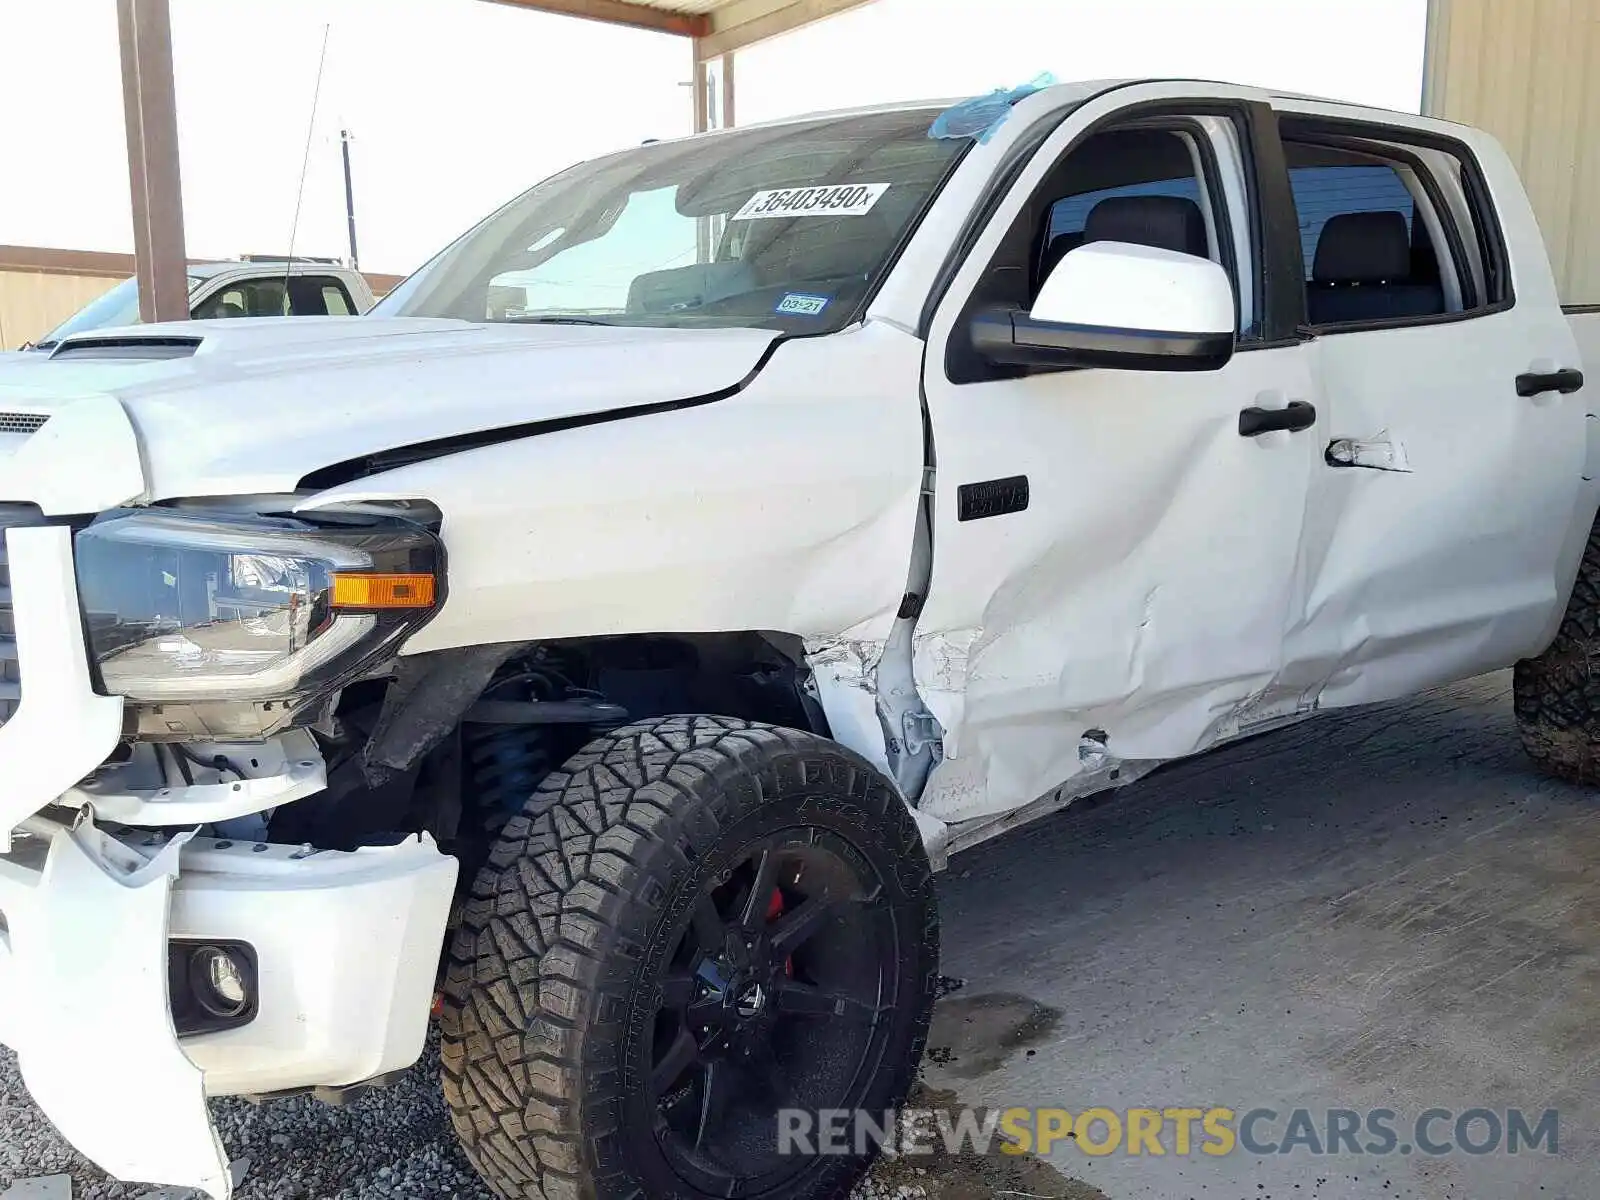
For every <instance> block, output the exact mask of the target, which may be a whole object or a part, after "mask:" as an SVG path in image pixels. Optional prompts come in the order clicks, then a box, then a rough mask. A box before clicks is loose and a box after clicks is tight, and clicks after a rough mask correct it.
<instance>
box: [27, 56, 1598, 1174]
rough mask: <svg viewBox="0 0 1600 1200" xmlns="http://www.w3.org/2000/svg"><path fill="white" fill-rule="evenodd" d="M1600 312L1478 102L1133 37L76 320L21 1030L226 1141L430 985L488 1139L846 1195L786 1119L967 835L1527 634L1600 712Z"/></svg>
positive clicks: (886, 1040)
mask: <svg viewBox="0 0 1600 1200" xmlns="http://www.w3.org/2000/svg"><path fill="white" fill-rule="evenodd" d="M996 110H997V111H996ZM1597 335H1600V316H1591V315H1583V314H1575V315H1572V316H1571V317H1570V318H1569V316H1568V315H1567V314H1564V313H1563V311H1562V308H1561V305H1560V304H1559V302H1558V299H1557V294H1556V289H1555V286H1554V284H1553V282H1552V276H1551V269H1550V265H1549V263H1548V262H1547V260H1546V255H1545V251H1544V248H1543V245H1542V243H1541V241H1540V234H1539V230H1538V227H1537V226H1536V224H1535V221H1534V217H1533V214H1532V212H1531V211H1530V209H1529V205H1528V201H1527V199H1526V197H1525V195H1524V193H1523V190H1522V188H1521V186H1520V185H1519V182H1518V180H1517V177H1516V175H1515V173H1514V172H1513V169H1512V167H1511V165H1510V164H1509V162H1508V160H1507V158H1506V156H1505V154H1504V153H1503V152H1502V151H1501V149H1500V148H1499V147H1498V146H1497V145H1496V144H1495V142H1494V141H1493V140H1492V139H1491V138H1489V137H1487V136H1485V135H1483V134H1481V133H1478V132H1475V131H1474V130H1471V129H1467V128H1462V127H1459V126H1454V125H1449V124H1445V123H1442V122H1438V121H1432V120H1424V119H1420V118H1417V117H1413V116H1403V115H1397V114H1393V113H1386V112H1376V111H1371V110H1367V109H1360V108H1353V107H1349V106H1346V105H1342V104H1337V103H1331V102H1325V101H1320V100H1312V99H1304V98H1299V97H1287V96H1278V95H1272V94H1269V93H1266V92H1263V91H1258V90H1253V89H1250V88H1244V87H1233V86H1227V85H1222V84H1211V83H1193V82H1170V81H1168V82H1134V83H1126V82H1123V83H1092V84H1080V85H1071V86H1058V87H1050V88H1048V89H1045V90H1041V91H1038V92H1035V93H1033V94H1030V95H1025V96H1024V95H1016V96H1011V97H1009V98H1007V102H1005V103H999V104H997V103H996V101H995V99H994V98H987V99H986V100H984V101H980V102H977V103H972V102H968V103H966V104H962V105H958V106H955V107H953V108H950V107H947V106H943V105H904V106H897V107H891V108H883V109H875V110H870V111H859V112H851V113H842V114H833V115H826V116H820V117H812V118H805V119H800V120H793V121H786V122H783V123H779V124H773V125H766V126H761V127H752V128H746V129H740V130H737V131H732V132H727V133H720V134H716V135H713V136H708V137H702V138H695V139H692V140H687V141H679V142H673V143H667V144H657V145H650V146H645V147H641V148H637V149H633V150H629V151H626V152H624V153H620V154H616V155H613V156H611V157H608V158H603V159H600V160H597V161H594V162H590V163H586V164H583V165H581V166H577V167H574V168H572V169H571V170H568V171H566V172H564V173H562V174H560V175H558V176H556V177H554V178H552V179H550V180H547V181H546V182H544V183H542V184H540V185H539V186H537V187H535V188H534V189H533V190H532V191H530V192H528V193H527V194H526V195H524V196H522V197H521V198H519V199H517V200H515V201H513V202H512V203H510V204H509V205H507V206H506V207H505V208H503V209H501V210H500V211H499V212H497V213H495V214H494V215H493V216H491V217H490V218H488V219H487V220H486V221H485V222H484V223H483V224H481V225H480V226H479V227H478V228H477V229H475V230H474V231H472V232H471V233H469V234H467V235H466V236H465V237H463V238H462V239H461V240H460V241H458V242H456V243H455V244H454V245H452V246H451V247H450V248H448V249H447V250H445V251H444V252H443V253H441V254H440V255H439V256H438V257H437V258H436V259H434V260H433V261H432V262H431V263H430V264H428V265H427V266H426V267H425V268H424V269H423V270H421V271H420V272H419V273H418V274H416V275H415V276H413V277H412V278H411V279H410V280H408V281H407V282H406V283H405V284H403V285H402V286H401V287H400V288H399V289H398V290H396V291H395V292H394V293H393V294H391V295H390V296H389V297H387V298H386V299H385V300H384V301H383V302H382V303H381V304H380V305H379V306H378V309H377V310H376V313H375V314H374V316H372V317H367V318H363V319H360V320H332V319H318V318H305V319H298V320H292V321H291V320H272V319H266V320H261V321H248V322H246V321H234V322H197V323H192V324H185V325H171V326H164V327H149V328H140V329H129V330H120V331H105V330H101V331H97V332H95V333H92V334H88V335H84V336H82V337H68V338H66V339H64V340H63V341H62V342H61V343H60V345H58V346H57V347H56V348H55V349H54V350H53V351H51V352H50V356H49V358H48V361H47V363H46V364H44V367H45V368H47V369H40V370H37V371H33V372H30V373H29V378H28V385H27V388H26V390H23V389H21V388H20V387H14V388H13V389H12V390H10V391H7V390H6V389H5V387H4V386H3V385H0V501H3V502H4V503H3V505H0V524H3V526H4V530H5V552H6V565H5V566H0V589H3V590H0V668H3V674H0V697H3V699H0V717H3V718H5V723H4V724H3V725H0V831H9V832H4V834H3V837H4V841H5V842H6V846H5V847H3V849H4V850H5V851H6V853H5V854H4V856H3V857H0V914H3V917H0V1042H4V1043H5V1044H6V1045H9V1046H11V1047H14V1048H15V1049H16V1051H17V1053H18V1055H19V1057H20V1063H21V1069H22V1072H23V1075H24V1077H25V1079H26V1080H27V1083H28V1086H29V1088H30V1089H31V1091H32V1093H33V1095H34V1097H35V1098H36V1099H37V1101H38V1103H39V1104H40V1105H41V1106H42V1107H43V1108H44V1110H45V1111H46V1113H48V1114H49V1116H50V1117H51V1119H52V1120H53V1121H54V1122H55V1123H56V1124H57V1126H58V1127H59V1128H60V1129H61V1130H62V1132H63V1133H64V1134H65V1135H66V1136H67V1137H68V1138H69V1139H70V1140H71V1141H72V1142H73V1143H74V1144H75V1145H76V1146H77V1147H78V1148H79V1149H80V1150H82V1152H83V1153H84V1154H86V1155H87V1156H88V1157H90V1158H91V1159H93V1160H94V1161H95V1162H97V1163H99V1164H100V1165H101V1166H103V1167H104V1168H105V1169H106V1170H108V1171H109V1172H111V1173H112V1174H114V1175H117V1176H120V1177H123V1178H130V1179H138V1180H154V1181H160V1182H163V1183H172V1184H180V1185H188V1186H192V1187H195V1188H199V1189H201V1190H203V1191H205V1192H208V1193H210V1194H211V1195H212V1196H214V1197H217V1198H219V1200H222V1198H224V1197H227V1196H228V1195H229V1194H230V1190H231V1183H230V1176H229V1163H228V1155H227V1152H226V1151H225V1149H224V1147H223V1146H222V1145H221V1144H220V1142H219V1140H218V1138H217V1136H216V1134H215V1132H214V1130H213V1126H212V1124H211V1122H210V1119H209V1116H208V1111H207V1105H206V1100H207V1097H209V1096H226V1095H241V1094H243V1095H251V1096H268V1097H270V1096H273V1095H277V1094H284V1093H297V1092H303V1091H306V1090H313V1091H316V1092H318V1093H319V1094H322V1095H324V1096H328V1097H334V1096H338V1095H341V1094H343V1093H346V1092H348V1091H350V1090H351V1089H354V1088H360V1087H363V1086H374V1085H377V1084H381V1083H382V1082H383V1081H384V1079H385V1077H386V1076H388V1075H390V1074H391V1073H393V1072H395V1071H398V1070H400V1069H402V1068H405V1067H406V1066H408V1065H409V1064H411V1063H412V1062H413V1061H414V1060H415V1059H416V1058H417V1056H418V1054H419V1051H420V1048H421V1047H422V1045H423V1041H424V1035H425V1032H426V1028H427V1025H428V1021H429V1013H430V1007H431V1006H432V1004H433V1003H434V1001H435V997H436V994H438V993H441V992H442V1008H443V1016H442V1022H443V1037H444V1050H443V1054H444V1089H445V1094H446V1097H447V1100H448V1103H449V1106H450V1108H451V1110H452V1111H453V1113H454V1116H455V1121H456V1124H457V1127H458V1129H459V1132H460V1135H461V1138H462V1141H463V1143H464V1144H465V1146H466V1150H467V1153H468V1155H469V1156H470V1158H471V1159H472V1161H473V1163H474V1164H475V1165H476V1166H477V1167H478V1168H479V1169H480V1171H481V1172H482V1174H483V1176H484V1177H485V1179H486V1180H487V1181H488V1182H489V1184H490V1185H491V1186H492V1187H493V1188H494V1189H495V1191H496V1192H497V1193H498V1194H499V1195H501V1196H503V1197H506V1198H507V1200H510V1198H513V1197H522V1198H532V1197H544V1198H546V1200H556V1198H558V1197H563V1198H564V1197H579V1196H587V1197H596V1198H599V1200H613V1198H621V1197H629V1196H645V1197H650V1198H659V1197H691V1198H692V1197H711V1196H719V1197H729V1196H733V1197H739V1196H745V1197H756V1196H761V1197H770V1198H774V1200H777V1198H790V1200H817V1198H822V1197H832V1196H837V1195H842V1194H843V1192H844V1189H846V1187H847V1185H848V1184H849V1183H850V1181H851V1180H853V1179H854V1178H855V1177H856V1176H857V1175H858V1174H859V1173H860V1172H861V1171H862V1170H864V1169H865V1167H866V1164H867V1160H868V1158H869V1156H870V1155H869V1153H863V1154H859V1155H853V1156H847V1157H830V1156H803V1155H783V1154H781V1153H779V1140H778V1137H777V1136H776V1126H777V1122H776V1119H775V1118H776V1116H777V1113H778V1111H779V1110H780V1109H793V1108H803V1109H809V1110H821V1109H858V1110H864V1111H866V1112H870V1113H877V1112H880V1111H881V1110H884V1109H888V1108H891V1107H893V1106H894V1105H896V1104H897V1103H899V1102H900V1101H901V1099H902V1098H903V1097H904V1095H905V1093H906V1089H907V1087H908V1085H909V1083H910V1081H911V1079H912V1075H913V1072H914V1070H915V1067H916V1063H917V1060H918V1056H919V1054H920V1052H921V1049H922V1046H923V1041H924V1037H925V1035H926V1031H927V1028H928V1020H929V1013H930V1009H931V1006H932V1002H933V992H934V981H935V970H936V962H937V952H938V946H937V933H938V918H937V914H936V911H935V904H934V892H933V887H932V882H931V871H932V870H934V869H937V868H938V867H939V866H941V865H942V864H943V863H944V861H945V860H946V858H947V856H948V855H949V854H950V853H952V852H953V851H956V850H959V849H961V848H963V847H967V846H970V845H972V844H974V843H976V842H978V841H980V840H982V839H984V838H987V837H990V836H992V835H994V834H996V833H998V832H1000V831H1003V830H1005V829H1008V828H1012V827H1015V826H1016V825H1018V824H1020V823H1022V822H1024V821H1026V820H1029V819H1032V818H1036V817H1039V816H1042V815H1044V814H1047V813H1050V812H1052V811H1053V810H1056V809H1058V808H1060V807H1062V806H1064V805H1066V804H1068V803H1069V802H1070V801H1071V800H1073V799H1074V798H1075V797H1079V796H1083V795H1085V794H1088V793H1090V792H1094V791H1096V790H1101V789H1106V788H1111V787H1116V786H1119V785H1122V784H1126V783H1128V782H1130V781H1132V780H1133V779H1135V778H1137V777H1138V776H1139V775H1140V774H1141V773H1143V772H1146V771H1148V770H1149V769H1151V768H1153V767H1154V766H1155V765H1157V764H1159V763H1161V762H1163V761H1166V760H1170V759H1175V758H1179V757H1182V756H1185V755H1191V754H1195V753H1197V752H1199V751H1202V750H1205V749H1207V748H1209V747H1212V746H1215V745H1218V744H1219V743H1222V742H1225V741H1228V740H1229V739H1233V738H1239V737H1244V736H1248V735H1250V734H1253V733H1256V732H1259V731H1262V730H1266V729H1270V728H1273V727H1275V726H1278V725H1280V724H1283V723H1285V722H1289V721H1295V720H1299V719H1301V718H1304V717H1307V716H1308V715H1310V714H1313V713H1314V712H1315V711H1317V710H1319V709H1330V708H1336V707H1342V706H1345V705H1353V704H1361V703H1366V702H1369V701H1375V700H1384V699H1388V698H1391V697H1396V696H1401V695H1404V694H1407V693H1411V692H1416V691H1417V690H1419V689H1423V688H1429V687H1432V686H1434V685H1436V684H1440V683H1443V682H1445V681H1448V680H1455V679H1460V678H1463V677H1467V676H1472V675H1475V674H1478V673H1480V672H1484V671H1490V670H1493V669H1496V668H1504V667H1509V666H1512V665H1513V664H1515V665H1516V689H1515V690H1516V709H1517V717H1518V719H1519V721H1520V722H1521V725H1522V728H1523V730H1524V734H1525V738H1526V742H1527V745H1528V748H1529V750H1530V751H1531V753H1532V756H1533V758H1534V760H1535V761H1536V762H1537V763H1539V764H1541V765H1543V766H1544V767H1546V768H1549V769H1551V770H1553V771H1555V772H1557V773H1558V774H1560V775H1562V776H1564V777H1567V778H1569V779H1574V780H1580V781H1589V782H1592V781H1593V780H1594V779H1595V778H1596V776H1597V774H1600V759H1597V757H1596V747H1597V746H1600V689H1597V687H1596V686H1595V684H1594V683H1593V682H1592V679H1593V676H1592V675H1591V673H1590V671H1589V668H1588V663H1589V662H1590V661H1591V660H1592V658H1593V656H1594V655H1595V654H1596V653H1600V642H1597V638H1600V632H1597V623H1600V611H1597V608H1600V539H1597V538H1596V535H1595V532H1594V518H1595V513H1596V507H1597V502H1600V493H1597V487H1600V484H1597V483H1596V482H1595V480H1596V478H1597V476H1600V441H1597V440H1596V434H1595V432H1594V431H1595V430H1596V428H1597V422H1596V421H1595V419H1594V415H1593V414H1592V413H1591V412H1590V408H1591V407H1592V406H1591V405H1590V404H1589V403H1588V400H1587V397H1588V396H1591V395H1593V394H1594V389H1593V388H1592V387H1591V388H1589V389H1588V390H1587V391H1585V390H1583V373H1582V372H1583V370H1584V364H1585V360H1586V359H1587V360H1589V361H1590V362H1593V361H1596V360H1600V336H1597ZM1580 342H1582V343H1585V345H1584V346H1583V348H1582V349H1580ZM1586 547H1587V548H1588V549H1587V552H1586ZM1574 580H1576V581H1577V583H1576V586H1574ZM1564 613H1565V621H1564V620H1563V614H1564ZM867 1149H868V1150H870V1148H867Z"/></svg>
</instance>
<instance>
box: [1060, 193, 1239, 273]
mask: <svg viewBox="0 0 1600 1200" xmlns="http://www.w3.org/2000/svg"><path fill="white" fill-rule="evenodd" d="M1083 240H1084V242H1085V243H1088V242H1132V243H1134V244H1135V245H1138V246H1155V247H1157V248H1158V249H1161V250H1176V251H1178V252H1179V253H1180V254H1193V255H1196V256H1197V257H1199V258H1206V257H1207V256H1208V255H1209V254H1210V242H1209V240H1208V239H1207V238H1206V218H1205V214H1204V213H1202V212H1201V211H1200V206H1199V205H1198V204H1196V203H1195V202H1194V201H1193V200H1190V199H1189V198H1188V197H1187V196H1110V197H1107V198H1106V199H1104V200H1102V201H1100V203H1098V204H1096V205H1095V206H1094V207H1093V208H1091V209H1090V210H1089V217H1088V219H1087V220H1086V221H1084V223H1083Z"/></svg>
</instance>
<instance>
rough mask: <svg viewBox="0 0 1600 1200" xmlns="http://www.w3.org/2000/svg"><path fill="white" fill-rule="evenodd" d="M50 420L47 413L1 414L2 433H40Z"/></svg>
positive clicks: (0, 427)
mask: <svg viewBox="0 0 1600 1200" xmlns="http://www.w3.org/2000/svg"><path fill="white" fill-rule="evenodd" d="M49 419H50V417H49V414H47V413H18V412H0V433H38V432H39V430H41V429H43V428H44V424H45V422H46V421H48V420H49Z"/></svg>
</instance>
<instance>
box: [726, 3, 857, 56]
mask: <svg viewBox="0 0 1600 1200" xmlns="http://www.w3.org/2000/svg"><path fill="white" fill-rule="evenodd" d="M868 2H869V0H730V2H729V3H727V4H724V5H722V6H721V7H719V8H716V9H713V10H712V12H711V14H710V21H709V25H710V28H709V29H708V30H707V32H705V33H704V34H702V35H700V36H698V37H696V39H695V57H696V58H699V59H700V60H701V61H704V60H706V59H710V58H719V57H721V56H722V55H724V54H732V53H733V52H734V51H735V50H742V49H744V48H745V47H746V46H752V45H754V44H755V43H757V42H764V41H766V40H767V39H768V38H775V37H779V36H781V35H782V34H785V33H791V32H793V31H794V30H796V29H799V28H801V27H802V26H806V25H811V24H814V23H816V22H817V21H821V20H824V19H826V18H828V17H832V16H837V15H838V14H839V13H842V12H847V11H849V10H850V9H852V8H859V7H861V6H862V5H863V4H866V3H868Z"/></svg>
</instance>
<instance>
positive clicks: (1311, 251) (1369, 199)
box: [1289, 163, 1416, 279]
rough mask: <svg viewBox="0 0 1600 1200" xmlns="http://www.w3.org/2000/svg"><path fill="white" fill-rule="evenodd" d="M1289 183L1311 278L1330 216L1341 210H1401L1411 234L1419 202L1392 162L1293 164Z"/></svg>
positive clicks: (1408, 234) (1306, 268)
mask: <svg viewBox="0 0 1600 1200" xmlns="http://www.w3.org/2000/svg"><path fill="white" fill-rule="evenodd" d="M1289 185H1290V187H1291V188H1292V189H1293V191H1294V204H1295V208H1296V209H1297V210H1298V211H1299V214H1300V250H1301V253H1302V254H1303V256H1304V258H1305V277H1306V278H1307V279H1310V278H1311V268H1312V263H1313V262H1314V261H1315V259H1316V256H1317V242H1318V240H1319V239H1320V238H1321V237H1322V231H1323V228H1324V227H1325V226H1326V225H1327V223H1328V218H1329V217H1332V216H1335V215H1337V214H1339V213H1352V212H1398V213H1399V214H1400V215H1401V216H1402V217H1404V218H1405V222H1406V234H1407V236H1408V237H1409V236H1410V235H1411V232H1412V228H1413V223H1414V221H1415V220H1416V203H1415V201H1413V200H1412V198H1411V193H1410V192H1409V191H1408V190H1406V185H1405V183H1404V182H1402V180H1401V178H1400V173H1399V172H1398V171H1396V170H1395V169H1394V168H1393V167H1392V166H1388V165H1380V166H1372V165H1368V164H1366V163H1347V164H1345V165H1343V166H1333V167H1291V168H1290V170H1289Z"/></svg>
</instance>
